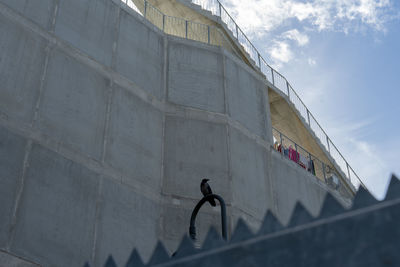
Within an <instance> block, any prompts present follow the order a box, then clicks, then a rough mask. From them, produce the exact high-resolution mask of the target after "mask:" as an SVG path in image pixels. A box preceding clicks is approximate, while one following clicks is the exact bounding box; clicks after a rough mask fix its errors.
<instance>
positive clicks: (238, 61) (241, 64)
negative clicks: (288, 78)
mask: <svg viewBox="0 0 400 267" xmlns="http://www.w3.org/2000/svg"><path fill="white" fill-rule="evenodd" d="M222 51H223V53H224V55H225V56H226V57H228V58H229V59H230V60H232V61H233V62H234V63H236V64H238V65H239V67H241V68H242V69H244V70H245V71H247V72H248V73H249V74H250V75H251V76H253V78H256V79H257V80H258V81H260V82H262V83H263V84H266V82H267V83H269V82H268V81H267V79H265V78H264V77H263V76H262V75H261V74H260V73H258V72H256V71H255V70H254V69H252V68H251V67H249V66H248V65H247V64H246V63H244V62H243V61H242V60H241V59H239V58H237V57H236V56H235V55H233V54H231V53H229V52H228V51H226V50H224V49H222Z"/></svg>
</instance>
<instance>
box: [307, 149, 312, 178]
mask: <svg viewBox="0 0 400 267" xmlns="http://www.w3.org/2000/svg"><path fill="white" fill-rule="evenodd" d="M308 158H309V160H310V162H309V163H308V164H309V165H310V166H309V167H310V171H309V172H311V173H312V168H311V167H312V165H311V161H312V158H311V153H310V152H308ZM307 171H308V170H307Z"/></svg>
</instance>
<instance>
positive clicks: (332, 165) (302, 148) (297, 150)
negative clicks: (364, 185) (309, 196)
mask: <svg viewBox="0 0 400 267" xmlns="http://www.w3.org/2000/svg"><path fill="white" fill-rule="evenodd" d="M274 131H275V132H276V133H278V134H279V136H280V138H281V140H276V142H278V144H280V145H282V146H284V142H283V140H287V141H289V142H290V143H293V144H294V146H295V151H296V152H297V153H299V154H303V156H305V155H304V153H305V154H307V156H308V157H309V160H312V161H314V162H317V163H318V162H319V163H320V164H321V165H322V169H325V167H326V166H328V167H329V168H330V169H336V171H335V174H336V175H337V176H340V177H341V180H344V181H346V180H347V179H346V178H343V175H342V174H341V173H340V172H338V171H337V167H336V166H335V165H334V164H331V163H329V164H328V163H326V162H324V161H322V160H321V159H319V158H318V157H317V156H315V155H314V154H311V152H309V151H308V150H307V149H305V148H304V147H302V146H301V145H299V144H298V143H296V142H295V141H293V140H292V139H290V138H289V137H288V136H286V135H285V134H283V133H282V132H281V131H279V130H277V129H276V128H274V127H272V132H274ZM274 137H275V136H274ZM279 141H280V142H279ZM299 148H300V149H301V150H302V151H304V153H301V151H299ZM275 149H277V148H275ZM282 149H283V148H282ZM282 151H283V150H282ZM278 152H279V151H278ZM280 153H283V152H280ZM317 163H315V164H317ZM316 166H317V165H316ZM308 171H309V172H310V170H308ZM314 176H316V177H318V176H317V175H316V174H314ZM323 176H324V177H318V178H321V179H322V178H323V179H324V181H325V183H328V181H327V177H326V173H325V172H324V171H323ZM349 186H350V185H349ZM350 190H353V189H352V187H351V186H350Z"/></svg>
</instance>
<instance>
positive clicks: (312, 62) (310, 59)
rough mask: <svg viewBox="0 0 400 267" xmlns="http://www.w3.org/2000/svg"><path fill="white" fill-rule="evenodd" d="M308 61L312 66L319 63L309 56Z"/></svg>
mask: <svg viewBox="0 0 400 267" xmlns="http://www.w3.org/2000/svg"><path fill="white" fill-rule="evenodd" d="M307 62H308V65H310V66H315V65H317V61H316V60H315V59H313V58H308V60H307Z"/></svg>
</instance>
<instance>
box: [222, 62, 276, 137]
mask: <svg viewBox="0 0 400 267" xmlns="http://www.w3.org/2000/svg"><path fill="white" fill-rule="evenodd" d="M225 62H226V63H225V68H226V91H227V101H228V110H229V115H230V116H231V117H232V118H233V119H235V120H237V121H239V122H240V123H241V124H243V125H244V126H245V127H246V128H248V129H249V131H251V132H252V133H255V134H257V135H259V136H261V137H262V138H264V139H265V140H267V141H269V142H270V140H269V139H270V138H271V137H270V133H269V132H270V124H269V123H268V119H267V114H268V113H267V107H268V101H267V100H268V96H267V91H266V86H265V85H264V84H263V83H262V82H261V81H260V80H259V79H257V78H256V77H254V76H253V75H252V74H251V73H249V72H248V71H247V70H246V69H245V68H243V67H241V66H240V65H238V64H236V63H235V62H234V61H233V60H231V59H227V60H226V61H225ZM267 129H268V134H267Z"/></svg>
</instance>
